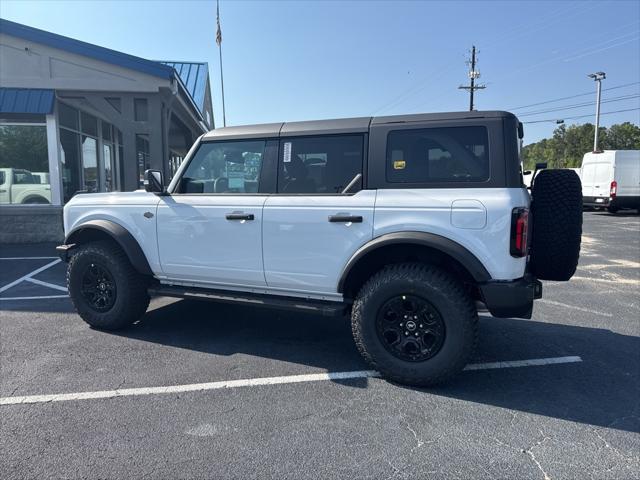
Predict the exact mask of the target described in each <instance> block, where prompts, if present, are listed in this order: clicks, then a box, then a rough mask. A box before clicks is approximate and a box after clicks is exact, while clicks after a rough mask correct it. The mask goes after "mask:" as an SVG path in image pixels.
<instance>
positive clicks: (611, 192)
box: [609, 180, 618, 198]
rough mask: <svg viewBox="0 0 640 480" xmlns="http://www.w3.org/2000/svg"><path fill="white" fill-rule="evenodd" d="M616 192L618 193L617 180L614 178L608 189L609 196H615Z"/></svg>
mask: <svg viewBox="0 0 640 480" xmlns="http://www.w3.org/2000/svg"><path fill="white" fill-rule="evenodd" d="M617 193H618V182H616V181H615V180H614V181H613V182H611V188H610V189H609V196H610V197H611V198H616V195H617Z"/></svg>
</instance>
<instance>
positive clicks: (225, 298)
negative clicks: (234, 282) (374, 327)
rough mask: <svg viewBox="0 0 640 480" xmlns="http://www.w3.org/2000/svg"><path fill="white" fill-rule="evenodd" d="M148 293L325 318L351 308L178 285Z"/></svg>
mask: <svg viewBox="0 0 640 480" xmlns="http://www.w3.org/2000/svg"><path fill="white" fill-rule="evenodd" d="M148 291H149V295H150V296H152V297H153V296H159V297H176V298H190V299H197V300H211V301H214V302H222V303H236V304H241V305H247V306H254V307H266V308H277V309H280V310H298V311H303V312H307V313H315V314H318V315H323V316H325V317H338V316H343V315H345V314H346V313H347V309H348V308H349V306H350V305H349V304H348V303H345V302H331V301H322V300H311V299H304V298H296V297H279V296H274V295H260V294H255V293H244V292H229V291H224V290H210V289H208V288H197V287H181V286H178V285H154V286H152V287H149V289H148Z"/></svg>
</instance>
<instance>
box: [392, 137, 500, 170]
mask: <svg viewBox="0 0 640 480" xmlns="http://www.w3.org/2000/svg"><path fill="white" fill-rule="evenodd" d="M386 163H387V166H386V175H387V181H389V182H396V183H422V182H424V183H443V182H484V181H487V180H488V179H489V175H490V171H489V140H488V133H487V129H486V128H485V127H475V126H474V127H446V128H423V129H416V130H395V131H392V132H389V135H388V137H387V162H386Z"/></svg>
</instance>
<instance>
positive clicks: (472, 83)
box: [458, 45, 487, 112]
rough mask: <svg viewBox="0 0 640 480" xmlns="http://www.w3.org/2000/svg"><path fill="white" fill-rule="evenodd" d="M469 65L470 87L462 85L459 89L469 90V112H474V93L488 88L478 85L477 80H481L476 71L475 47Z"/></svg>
mask: <svg viewBox="0 0 640 480" xmlns="http://www.w3.org/2000/svg"><path fill="white" fill-rule="evenodd" d="M466 63H467V65H469V66H470V67H471V70H469V74H468V75H469V80H470V84H469V85H460V86H459V87H458V89H460V90H469V111H470V112H472V111H473V93H474V92H475V91H476V90H482V89H484V88H487V87H486V85H476V79H478V78H480V72H479V71H477V70H476V46H475V45H473V46H472V47H471V59H470V60H467V62H466Z"/></svg>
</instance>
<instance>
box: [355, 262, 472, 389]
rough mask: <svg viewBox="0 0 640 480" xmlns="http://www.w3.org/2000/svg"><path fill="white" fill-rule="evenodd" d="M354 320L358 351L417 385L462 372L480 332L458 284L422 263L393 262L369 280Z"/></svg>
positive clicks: (382, 368)
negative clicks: (394, 263) (393, 263)
mask: <svg viewBox="0 0 640 480" xmlns="http://www.w3.org/2000/svg"><path fill="white" fill-rule="evenodd" d="M351 324H352V329H353V335H354V339H355V342H356V345H357V347H358V350H359V351H360V353H361V354H362V356H363V357H364V358H365V359H366V360H367V361H368V362H369V363H370V364H371V365H372V366H373V367H374V368H376V369H377V370H378V371H380V373H382V375H383V376H384V377H386V378H388V379H390V380H393V381H397V382H399V383H403V384H408V385H417V386H430V385H435V384H438V383H442V382H444V381H446V380H448V379H450V378H451V377H453V376H454V375H456V374H457V373H459V372H460V371H462V369H463V368H464V366H465V365H466V364H467V362H468V361H469V359H470V358H471V355H472V354H473V351H474V349H475V345H476V343H477V336H478V316H477V311H476V309H475V307H474V304H473V302H472V300H471V298H470V297H469V295H468V294H467V293H466V292H465V290H464V288H463V286H462V285H461V284H460V282H458V281H457V280H456V279H454V278H453V277H451V276H450V275H449V274H447V273H446V272H444V271H442V270H440V269H439V268H436V267H433V266H430V265H424V264H419V263H405V264H396V265H390V266H388V267H385V268H384V269H383V270H381V271H380V272H378V273H377V274H375V275H374V276H373V277H372V278H371V279H369V281H368V282H367V283H366V284H365V285H364V286H363V287H362V289H361V290H360V292H359V293H358V296H357V298H356V300H355V302H354V304H353V310H352V315H351Z"/></svg>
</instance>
